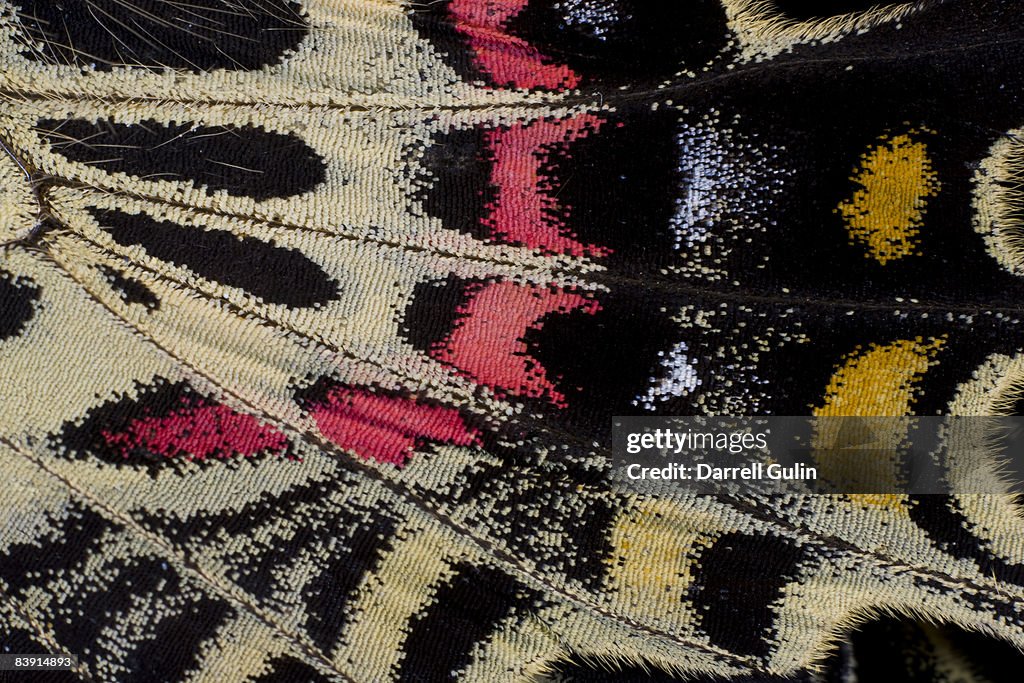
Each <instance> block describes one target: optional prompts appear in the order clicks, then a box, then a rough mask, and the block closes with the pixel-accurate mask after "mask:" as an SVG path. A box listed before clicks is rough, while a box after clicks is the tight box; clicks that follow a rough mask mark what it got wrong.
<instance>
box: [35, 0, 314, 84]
mask: <svg viewBox="0 0 1024 683" xmlns="http://www.w3.org/2000/svg"><path fill="white" fill-rule="evenodd" d="M16 5H17V7H16V11H17V17H18V20H19V22H20V24H21V27H22V31H21V41H22V43H23V44H24V45H25V47H24V48H23V49H22V54H24V55H25V56H26V57H28V58H29V59H32V60H35V61H42V62H50V63H56V64H69V65H75V66H81V67H91V68H93V69H96V70H98V71H109V70H110V69H111V68H113V67H115V66H142V67H146V68H149V69H186V70H190V71H195V72H200V71H209V70H211V69H228V70H256V69H260V68H262V67H265V66H272V65H274V64H278V63H280V62H281V60H282V58H283V57H284V56H285V54H286V53H287V52H289V51H291V50H294V49H296V48H297V47H298V45H299V43H301V42H302V40H303V39H304V38H305V37H306V34H307V33H308V32H309V26H308V24H307V23H306V21H305V19H304V18H303V16H302V7H301V6H300V5H299V4H298V3H296V2H292V1H291V0H246V1H245V2H238V0H189V2H167V0H132V2H124V1H123V0H17V2H16ZM37 46H38V47H37Z"/></svg>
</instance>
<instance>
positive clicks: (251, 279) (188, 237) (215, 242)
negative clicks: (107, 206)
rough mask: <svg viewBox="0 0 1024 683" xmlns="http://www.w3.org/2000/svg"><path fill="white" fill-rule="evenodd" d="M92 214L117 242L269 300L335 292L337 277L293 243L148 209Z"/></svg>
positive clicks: (289, 302) (305, 301)
mask: <svg viewBox="0 0 1024 683" xmlns="http://www.w3.org/2000/svg"><path fill="white" fill-rule="evenodd" d="M93 215H94V217H95V218H96V220H97V221H98V222H99V223H100V225H101V227H103V228H104V229H105V230H106V231H107V232H108V233H109V234H110V236H111V237H113V238H114V240H115V241H116V242H117V243H118V244H121V245H123V246H129V245H133V244H137V245H139V246H141V247H143V248H144V249H145V250H146V252H147V253H148V254H149V255H150V256H153V257H154V258H158V259H161V260H163V261H167V262H168V263H172V264H175V265H178V266H183V267H186V268H189V269H191V270H192V271H193V272H195V273H196V274H197V275H200V276H201V277H204V278H206V279H208V280H213V281H216V282H219V283H221V284H223V285H227V286H229V287H238V288H239V289H243V290H245V291H246V292H248V293H249V294H252V295H253V296H255V297H258V298H260V299H262V300H263V301H265V302H267V303H272V304H281V305H283V306H290V307H292V308H307V307H310V306H314V305H316V304H325V303H327V302H329V301H333V300H334V299H337V298H338V289H339V285H338V283H337V282H336V281H335V280H333V279H332V278H331V277H329V276H328V275H327V273H325V272H324V271H323V269H322V268H320V266H319V265H317V264H316V263H314V262H313V261H311V260H310V259H309V258H307V257H306V256H305V255H304V254H303V253H302V252H299V251H296V250H294V249H286V248H284V247H278V246H274V245H273V244H270V243H267V242H263V241H261V240H258V239H256V238H254V237H239V236H237V235H233V234H231V233H230V232H227V231H225V230H211V229H204V228H201V227H196V226H193V227H186V226H183V225H178V224H177V223H171V222H169V221H158V220H156V219H154V218H151V217H150V216H147V215H146V214H129V213H124V212H121V211H115V210H109V211H93Z"/></svg>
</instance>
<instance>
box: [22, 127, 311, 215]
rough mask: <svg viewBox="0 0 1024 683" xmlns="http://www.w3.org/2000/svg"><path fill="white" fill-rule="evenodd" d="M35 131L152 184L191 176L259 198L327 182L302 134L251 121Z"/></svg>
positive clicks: (65, 152)
mask: <svg viewBox="0 0 1024 683" xmlns="http://www.w3.org/2000/svg"><path fill="white" fill-rule="evenodd" d="M36 125H37V131H38V132H39V134H40V135H41V136H42V138H43V139H44V140H46V141H47V142H49V144H50V147H51V149H53V151H54V152H56V153H57V154H60V155H61V156H63V157H65V158H66V159H68V160H70V161H76V162H80V163H84V164H89V165H90V166H95V167H97V168H101V169H103V170H104V171H107V172H108V173H124V174H126V175H128V176H137V177H139V178H143V179H146V180H151V181H161V180H167V181H178V182H183V181H192V182H193V183H194V184H195V185H196V186H197V187H201V188H205V189H206V191H207V192H211V193H212V192H216V191H218V190H223V191H224V192H227V193H228V194H229V195H231V196H233V197H252V198H253V199H256V200H264V199H270V198H273V197H291V196H294V195H299V194H303V193H304V192H310V191H312V190H314V189H315V188H316V187H317V185H319V184H320V183H322V182H323V181H324V178H325V177H326V169H325V166H324V161H323V160H322V159H321V158H320V157H319V156H318V155H317V154H316V152H314V151H313V150H312V149H311V148H310V147H309V146H308V145H307V144H306V143H305V142H303V141H302V140H301V139H300V138H298V137H296V136H295V135H291V134H283V133H274V132H271V131H267V130H264V129H262V128H256V127H253V126H218V127H210V126H198V125H194V124H191V123H172V124H168V125H164V124H162V123H158V122H156V121H142V122H140V123H133V124H127V123H114V122H112V121H97V122H96V123H92V122H89V121H85V120H83V119H61V120H56V119H42V120H40V121H38V122H37V124H36Z"/></svg>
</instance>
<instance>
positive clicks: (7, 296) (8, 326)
mask: <svg viewBox="0 0 1024 683" xmlns="http://www.w3.org/2000/svg"><path fill="white" fill-rule="evenodd" d="M38 300H39V288H38V287H36V286H35V285H34V284H31V282H29V281H27V280H25V279H24V278H19V277H15V276H14V275H13V274H11V273H8V272H7V271H4V270H0V341H3V340H5V339H12V338H14V337H16V336H18V335H19V334H21V332H22V330H24V329H25V325H26V324H28V321H29V320H31V319H32V316H33V315H35V312H36V305H37V304H36V302H37V301H38Z"/></svg>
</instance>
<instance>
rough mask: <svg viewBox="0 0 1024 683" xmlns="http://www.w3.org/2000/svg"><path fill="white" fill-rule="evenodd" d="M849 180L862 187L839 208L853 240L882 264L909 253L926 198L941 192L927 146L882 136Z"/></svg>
mask: <svg viewBox="0 0 1024 683" xmlns="http://www.w3.org/2000/svg"><path fill="white" fill-rule="evenodd" d="M852 180H853V181H854V182H856V183H857V184H858V185H860V187H861V189H859V190H857V191H856V192H854V193H853V196H852V197H850V198H849V199H846V200H844V201H842V202H840V204H839V207H838V208H837V211H838V212H839V213H840V215H842V217H843V221H844V222H845V223H846V229H847V231H848V232H849V233H850V238H851V240H852V241H853V242H855V243H856V242H859V243H861V244H862V245H863V246H864V248H865V249H866V250H867V256H869V257H872V258H874V259H875V260H876V261H878V262H879V263H881V264H882V265H885V264H886V263H888V262H889V261H895V260H897V259H901V258H904V257H906V256H910V255H911V254H913V253H914V250H915V248H916V247H917V245H918V243H919V238H918V236H919V234H920V229H921V226H922V224H923V223H924V214H925V210H926V208H927V203H928V198H929V197H934V196H935V195H936V194H937V193H938V191H939V188H940V183H939V181H938V175H937V174H936V173H935V171H934V170H933V169H932V163H931V160H930V159H929V158H928V148H927V146H926V145H925V144H924V143H923V142H915V141H914V140H913V139H911V137H910V136H909V135H897V136H896V137H893V138H891V139H888V138H883V139H882V143H881V144H879V145H876V146H875V147H874V148H872V149H871V150H869V151H868V152H867V153H866V154H865V155H864V156H863V157H862V158H861V162H860V166H859V167H858V168H857V169H855V171H854V176H853V178H852Z"/></svg>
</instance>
